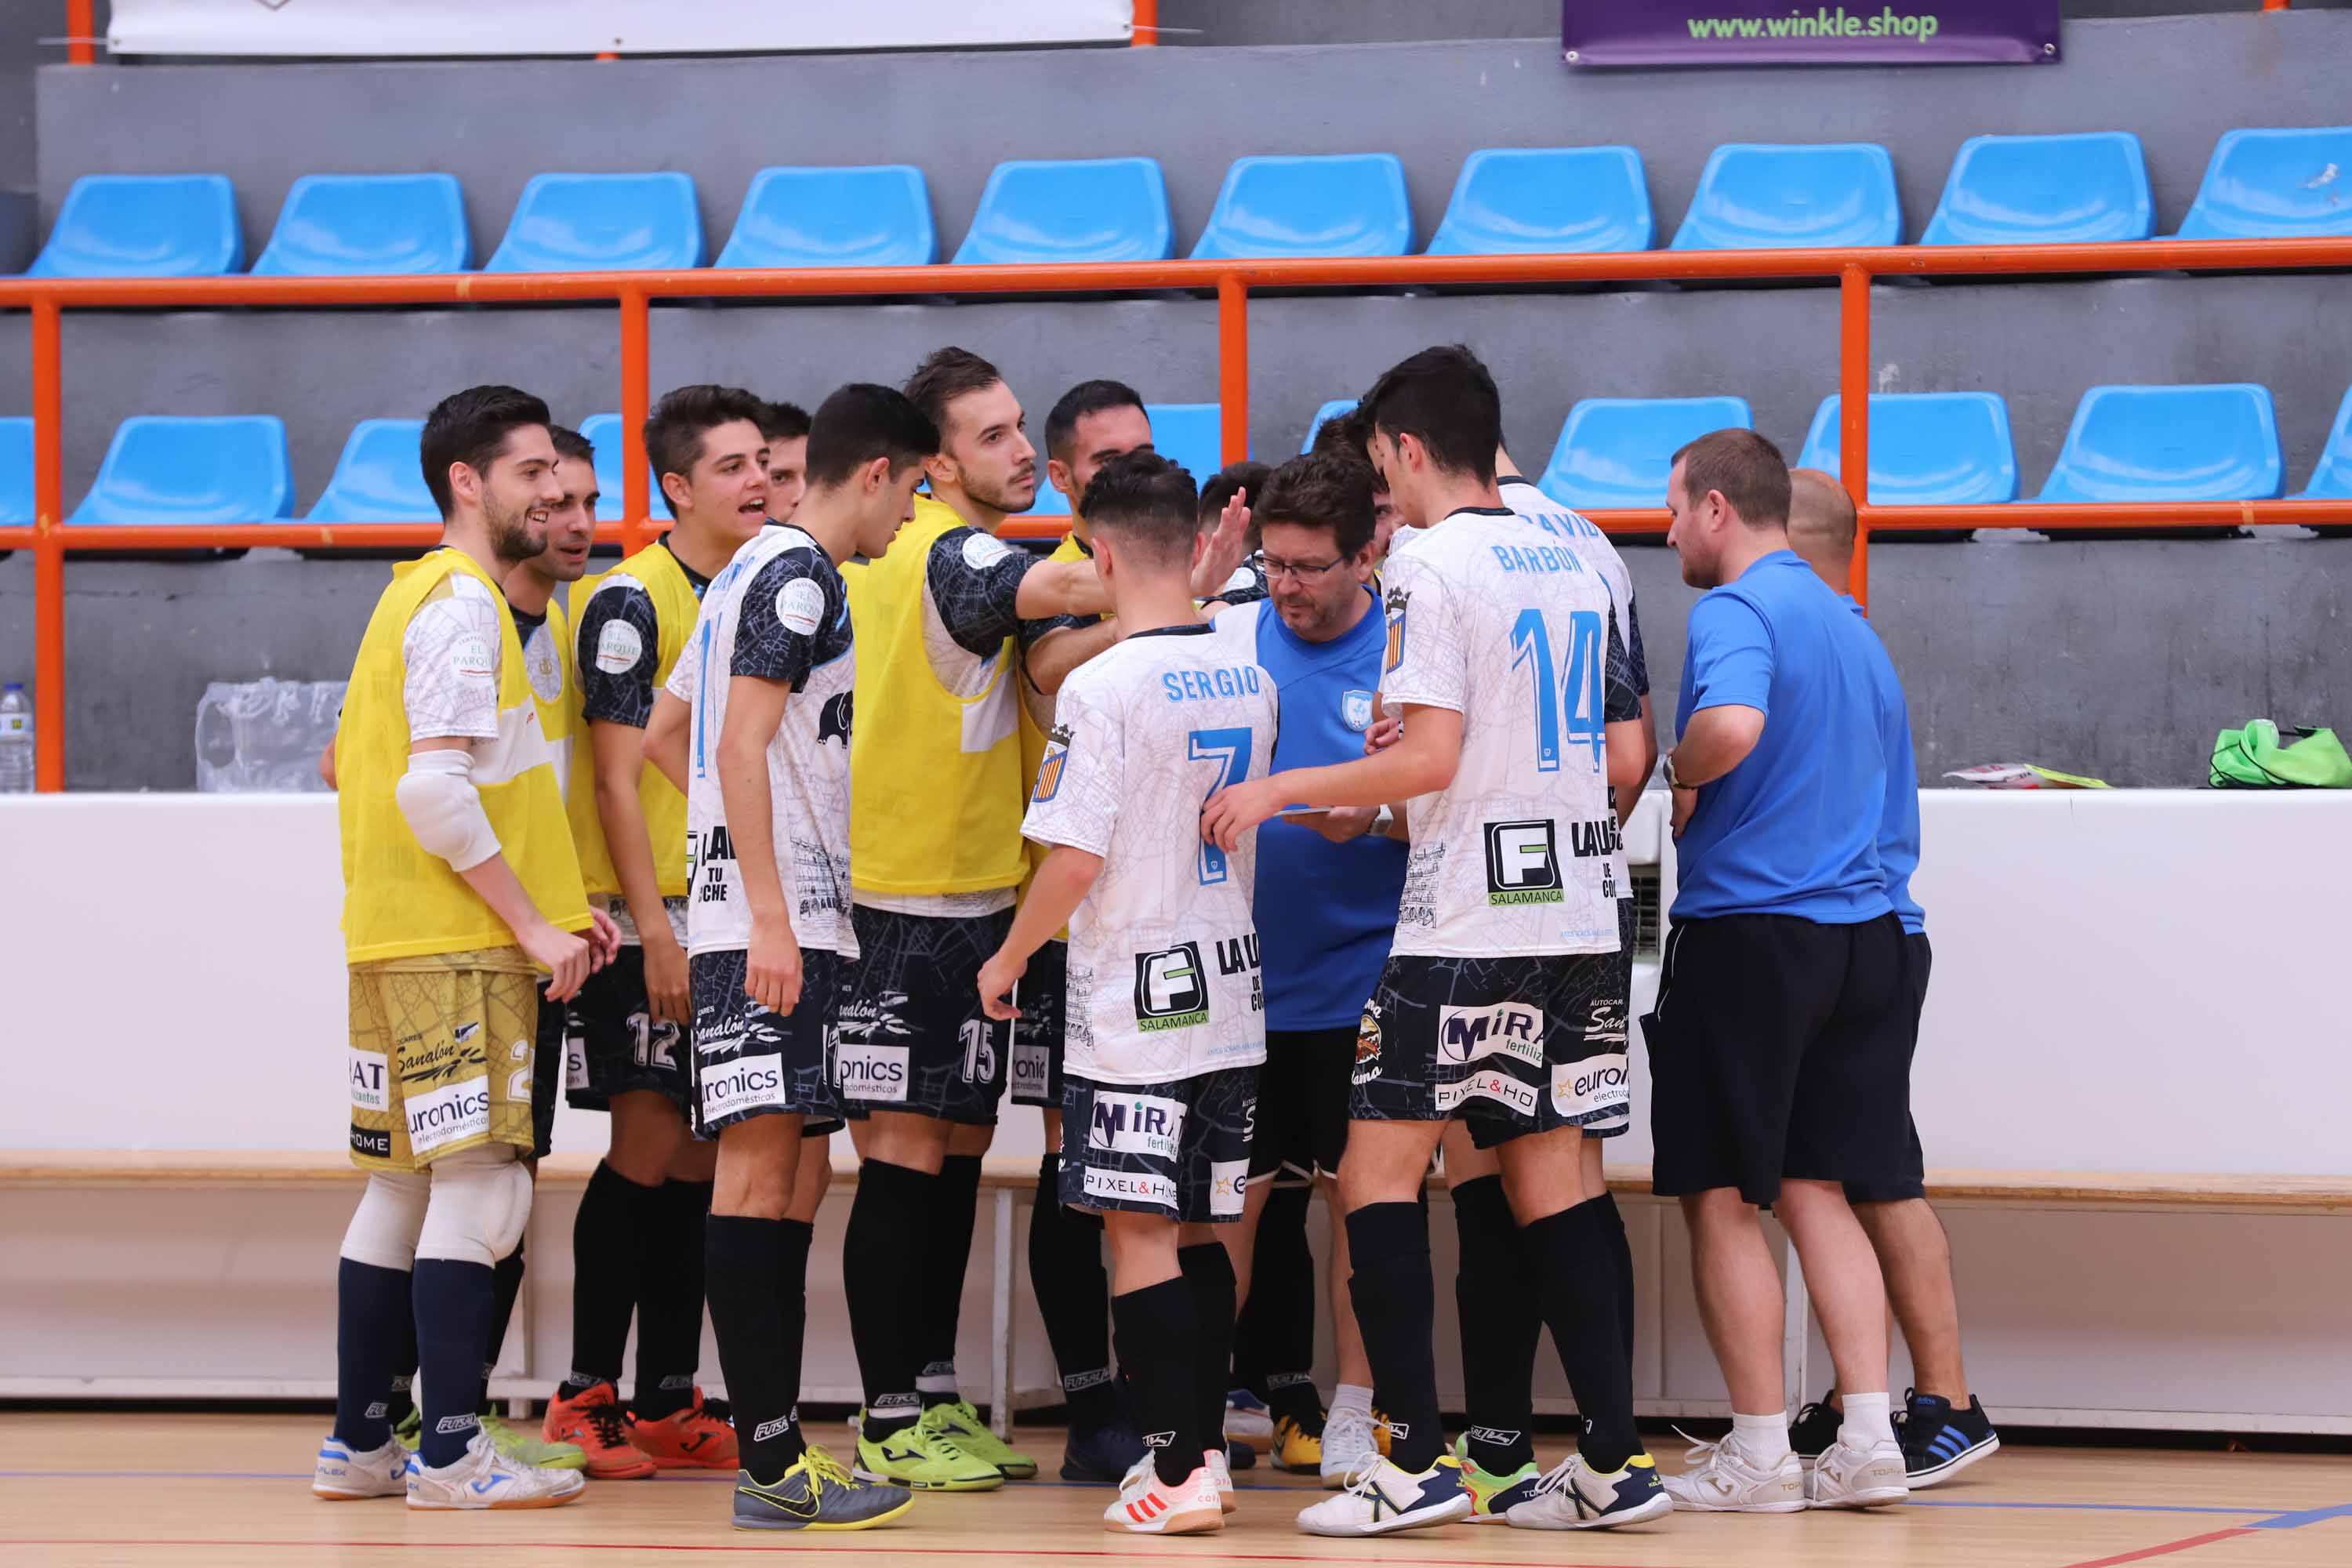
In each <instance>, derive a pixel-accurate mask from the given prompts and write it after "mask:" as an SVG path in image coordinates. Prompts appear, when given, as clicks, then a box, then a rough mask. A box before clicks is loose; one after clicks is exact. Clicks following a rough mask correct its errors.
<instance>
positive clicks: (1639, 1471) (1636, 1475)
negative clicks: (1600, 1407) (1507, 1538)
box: [1509, 1454, 1675, 1530]
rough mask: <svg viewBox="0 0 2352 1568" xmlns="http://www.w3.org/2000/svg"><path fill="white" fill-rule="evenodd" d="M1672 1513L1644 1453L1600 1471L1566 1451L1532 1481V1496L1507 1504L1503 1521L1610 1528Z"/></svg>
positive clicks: (1535, 1526)
mask: <svg viewBox="0 0 2352 1568" xmlns="http://www.w3.org/2000/svg"><path fill="white" fill-rule="evenodd" d="M1529 1468H1533V1467H1532V1466H1530V1467H1529ZM1674 1511H1675V1500H1674V1499H1673V1498H1671V1497H1669V1496H1667V1495H1666V1489H1665V1487H1664V1485H1662V1484H1661V1483H1660V1482H1659V1479H1658V1467H1657V1464H1656V1462H1655V1461H1654V1460H1653V1459H1652V1458H1650V1456H1649V1455H1647V1454H1636V1455H1634V1456H1633V1458H1630V1459H1628V1460H1626V1461H1625V1466H1624V1468H1622V1469H1619V1470H1612V1471H1611V1472H1610V1473H1608V1474H1607V1475H1602V1474H1601V1472H1600V1471H1598V1470H1596V1469H1594V1468H1592V1467H1591V1465H1588V1464H1586V1463H1585V1462H1584V1459H1583V1457H1582V1456H1581V1455H1578V1454H1570V1456H1569V1457H1568V1461H1567V1462H1566V1463H1565V1464H1563V1465H1561V1466H1559V1468H1557V1469H1554V1470H1553V1471H1552V1472H1551V1473H1550V1474H1549V1475H1547V1476H1546V1477H1544V1479H1542V1481H1540V1482H1539V1483H1538V1486H1537V1489H1536V1495H1535V1496H1534V1497H1533V1498H1531V1499H1529V1500H1528V1501H1526V1502H1522V1503H1516V1504H1514V1505H1512V1508H1511V1510H1510V1515H1509V1519H1510V1522H1511V1524H1512V1525H1513V1526H1515V1527H1516V1528H1517V1529H1520V1530H1614V1529H1616V1528H1617V1527H1618V1526H1619V1525H1623V1524H1641V1523H1643V1522H1644V1521H1649V1520H1653V1519H1664V1518H1665V1516H1666V1515H1668V1514H1670V1513H1672V1512H1674Z"/></svg>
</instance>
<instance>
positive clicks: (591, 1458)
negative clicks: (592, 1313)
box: [540, 1383, 733, 1481]
mask: <svg viewBox="0 0 2352 1568" xmlns="http://www.w3.org/2000/svg"><path fill="white" fill-rule="evenodd" d="M540 1432H541V1436H544V1437H546V1439H547V1440H548V1441H549V1442H551V1443H574V1444H577V1445H579V1447H580V1451H581V1452H582V1453H583V1454H585V1455H587V1456H588V1462H587V1464H586V1465H585V1466H583V1467H582V1468H584V1469H585V1470H586V1471H587V1472H588V1474H589V1476H590V1478H591V1479H595V1480H600V1481H633V1480H637V1479H641V1478H643V1477H646V1476H650V1475H652V1474H653V1473H654V1470H655V1468H656V1466H655V1464H654V1461H653V1460H652V1459H651V1458H648V1457H647V1456H646V1452H645V1450H644V1449H642V1448H640V1447H637V1446H636V1445H635V1443H633V1442H631V1441H630V1440H629V1426H628V1420H627V1418H626V1417H625V1415H623V1414H622V1413H621V1396H620V1393H619V1391H618V1390H616V1389H614V1386H613V1385H612V1384H609V1383H597V1384H590V1385H589V1386H588V1387H586V1388H585V1389H583V1390H582V1391H581V1392H580V1394H579V1395H578V1397H576V1398H572V1399H561V1398H559V1399H553V1400H551V1401H549V1402H548V1406H547V1420H546V1422H545V1423H544V1424H543V1425H542V1426H541V1427H540ZM729 1451H730V1452H732V1451H733V1448H732V1444H731V1441H730V1449H729Z"/></svg>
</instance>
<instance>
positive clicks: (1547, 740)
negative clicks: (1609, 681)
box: [1511, 609, 1609, 773]
mask: <svg viewBox="0 0 2352 1568" xmlns="http://www.w3.org/2000/svg"><path fill="white" fill-rule="evenodd" d="M1607 657H1608V655H1607V652H1606V649H1605V646H1604V638H1603V635H1602V626H1601V612H1600V611H1598V610H1574V611H1571V612H1570V614H1569V617H1568V657H1567V658H1566V659H1565V660H1563V661H1562V662H1561V663H1560V664H1559V665H1558V666H1555V665H1554V664H1553V663H1552V651H1551V628H1550V626H1549V625H1548V624H1547V623H1546V622H1545V620H1544V613H1543V612H1542V611H1541V610H1535V609H1528V610H1521V611H1520V612H1519V616H1518V619H1517V620H1516V621H1513V622H1512V623H1511V668H1513V669H1517V668H1519V667H1520V666H1521V665H1523V664H1524V665H1526V666H1527V667H1528V676H1529V678H1530V679H1531V681H1532V682H1533V685H1534V688H1535V690H1534V693H1533V695H1534V698H1535V705H1536V771H1537V772H1538V773H1558V772H1559V758H1560V747H1561V731H1562V730H1563V729H1565V731H1566V732H1567V739H1566V743H1567V744H1568V745H1570V746H1587V747H1590V748H1591V752H1592V765H1593V767H1594V768H1595V769H1598V768H1599V767H1600V766H1601V750H1602V747H1603V745H1604V743H1605V742H1606V741H1607V739H1608V732H1609V727H1608V721H1607V711H1608V710H1607V707H1606V705H1605V703H1604V700H1603V699H1602V697H1601V677H1602V665H1603V662H1604V661H1605V659H1606V658H1607Z"/></svg>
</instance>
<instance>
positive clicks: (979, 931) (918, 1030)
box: [835, 904, 1013, 1127]
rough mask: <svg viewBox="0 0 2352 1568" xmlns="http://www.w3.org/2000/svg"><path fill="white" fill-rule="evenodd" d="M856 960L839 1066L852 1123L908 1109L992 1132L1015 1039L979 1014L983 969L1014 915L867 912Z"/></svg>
mask: <svg viewBox="0 0 2352 1568" xmlns="http://www.w3.org/2000/svg"><path fill="white" fill-rule="evenodd" d="M850 914H851V916H852V918H853V919H854V920H855V921H856V931H857V947H858V958H857V963H856V966H855V967H853V968H852V969H851V971H850V982H849V994H848V997H847V998H846V1000H845V1002H844V1003H843V1005H842V1009H841V1024H840V1033H839V1038H838V1039H837V1040H836V1042H835V1059H836V1062H837V1064H838V1070H839V1074H840V1079H839V1087H840V1091H841V1100H842V1105H843V1108H844V1110H845V1111H846V1113H847V1114H848V1115H849V1116H850V1117H852V1118H853V1119H854V1118H860V1117H864V1116H866V1115H868V1114H870V1113H871V1112H874V1111H877V1110H904V1111H910V1112H912V1113H914V1114H916V1115H918V1116H929V1117H932V1118H934V1119H936V1120H938V1121H957V1122H963V1123H966V1124H968V1125H971V1126H979V1127H992V1126H994V1125H995V1123H996V1107H997V1102H998V1101H999V1100H1002V1099H1003V1097H1004V1069H1005V1058H1006V1056H1007V1055H1008V1054H1009V1053H1008V1050H1007V1047H1008V1045H1009V1044H1010V1041H1011V1031H1010V1030H1009V1029H1007V1028H1006V1027H1005V1026H1004V1025H1003V1023H1002V1022H1000V1021H998V1020H996V1019H993V1018H991V1017H990V1016H988V1015H987V1014H986V1013H984V1012H982V1010H981V1005H980V966H981V965H982V964H983V963H987V962H988V960H989V959H990V957H992V955H993V954H994V953H995V952H996V950H997V949H998V948H1000V947H1002V946H1003V945H1004V938H1005V935H1006V933H1007V932H1009V931H1011V930H1012V929H1013V911H1012V910H1009V909H1008V910H997V911H996V912H995V913H993V914H986V915H971V916H961V917H954V918H948V917H940V916H933V915H908V914H900V913H898V912H897V911H895V910H873V909H868V908H866V906H865V905H863V904H858V905H855V906H853V908H852V909H851V910H850Z"/></svg>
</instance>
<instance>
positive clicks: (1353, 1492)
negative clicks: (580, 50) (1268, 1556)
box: [1298, 1454, 1472, 1535]
mask: <svg viewBox="0 0 2352 1568" xmlns="http://www.w3.org/2000/svg"><path fill="white" fill-rule="evenodd" d="M1471 1506H1472V1505H1471V1500H1470V1489H1469V1488H1468V1487H1467V1486H1465V1484H1463V1479H1462V1462H1461V1461H1460V1460H1459V1459H1456V1458H1454V1456H1453V1455H1451V1454H1441V1455H1439V1456H1438V1458H1437V1463H1436V1464H1434V1465H1432V1466H1431V1467H1430V1468H1428V1469H1426V1470H1423V1471H1422V1472H1421V1473H1420V1474H1419V1475H1414V1474H1413V1473H1412V1472H1411V1471H1409V1470H1401V1469H1399V1468H1397V1467H1396V1466H1394V1465H1392V1464H1391V1463H1389V1462H1388V1461H1387V1460H1386V1459H1383V1458H1381V1457H1380V1456H1378V1455H1377V1454H1376V1455H1374V1456H1373V1457H1372V1458H1369V1459H1367V1460H1365V1461H1364V1462H1363V1464H1362V1465H1361V1466H1360V1467H1359V1468H1358V1470H1357V1472H1356V1474H1354V1475H1352V1476H1349V1478H1348V1489H1347V1490H1345V1491H1343V1492H1341V1493H1340V1494H1339V1496H1338V1497H1335V1498H1326V1499H1324V1500H1322V1501H1321V1502H1318V1503H1317V1504H1316V1505H1315V1506H1314V1507H1312V1508H1307V1509H1301V1510H1299V1513H1298V1528H1299V1529H1301V1530H1303V1531H1307V1534H1309V1535H1386V1534H1388V1533H1389V1532H1390V1531H1397V1530H1419V1529H1422V1528H1423V1527H1425V1526H1428V1525H1433V1524H1451V1523H1453V1522H1454V1521H1455V1520H1457V1519H1467V1518H1469V1517H1470V1509H1471Z"/></svg>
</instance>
